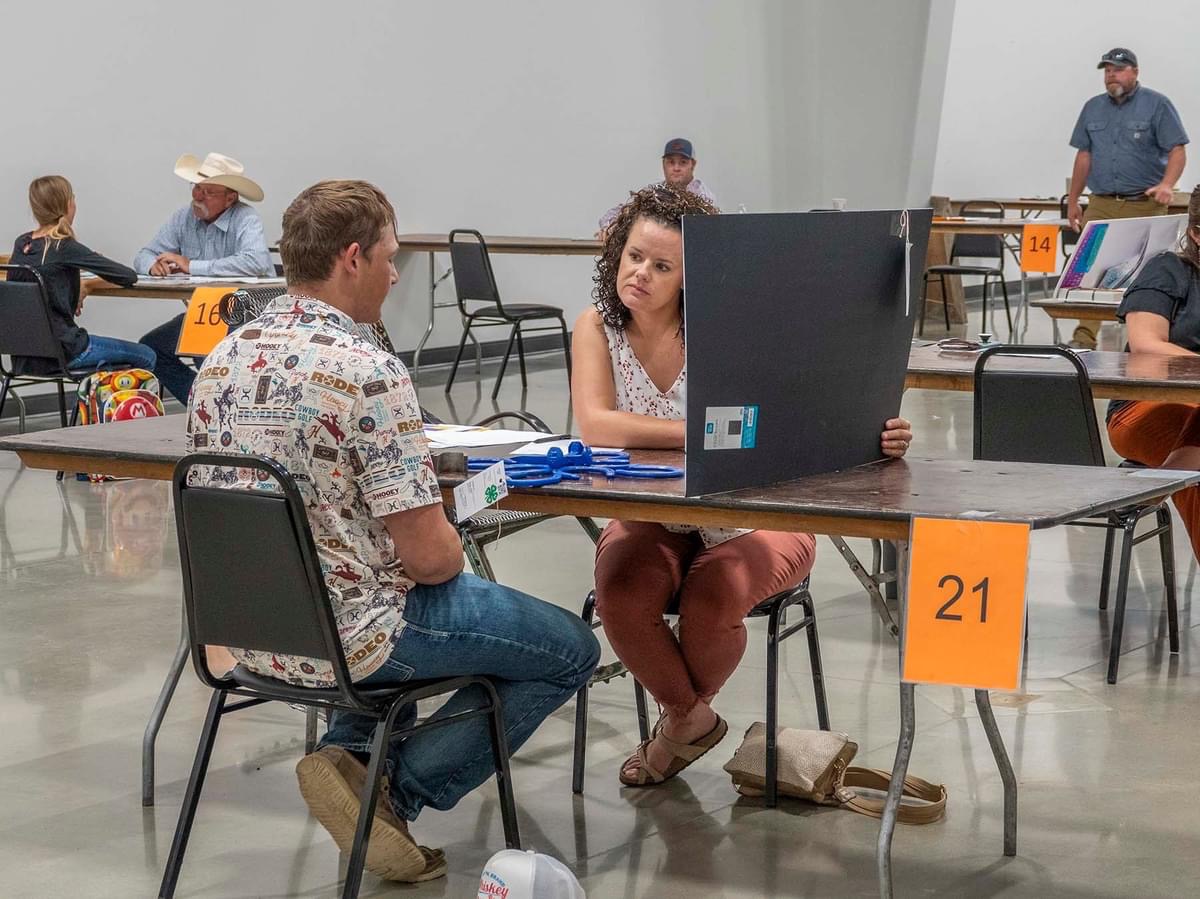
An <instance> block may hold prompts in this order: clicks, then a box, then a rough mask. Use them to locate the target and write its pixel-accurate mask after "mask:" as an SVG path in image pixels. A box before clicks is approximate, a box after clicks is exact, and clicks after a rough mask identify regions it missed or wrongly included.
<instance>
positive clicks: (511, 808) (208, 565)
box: [159, 453, 520, 899]
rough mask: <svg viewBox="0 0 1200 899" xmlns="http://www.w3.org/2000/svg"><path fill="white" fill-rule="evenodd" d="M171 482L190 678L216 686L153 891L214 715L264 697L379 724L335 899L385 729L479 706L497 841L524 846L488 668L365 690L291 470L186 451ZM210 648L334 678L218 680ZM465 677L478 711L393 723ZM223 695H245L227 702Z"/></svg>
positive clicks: (368, 801) (199, 768)
mask: <svg viewBox="0 0 1200 899" xmlns="http://www.w3.org/2000/svg"><path fill="white" fill-rule="evenodd" d="M207 466H220V467H222V468H231V467H232V468H238V469H243V470H244V469H249V470H251V471H253V472H254V473H255V478H256V483H257V487H254V488H246V489H238V488H221V487H204V486H189V485H188V480H189V475H190V474H191V473H192V472H196V473H197V475H202V474H203V472H204V471H205V470H206V467H207ZM197 469H199V470H198V471H197ZM268 481H270V482H273V485H271V486H272V487H273V489H264V486H266V485H265V482H268ZM173 491H174V499H175V517H176V525H177V529H178V535H179V555H180V563H181V565H182V568H183V597H184V609H185V612H186V615H187V623H188V634H189V641H190V643H191V653H192V661H193V664H194V666H195V669H196V674H197V676H198V677H199V678H200V680H201V681H202V682H203V683H205V684H206V685H207V686H209V687H211V688H212V690H213V694H212V699H211V700H210V702H209V706H208V715H207V717H206V718H205V721H204V730H203V731H202V733H201V736H200V743H199V746H198V747H197V749H196V760H195V764H194V765H193V767H192V774H191V778H190V780H189V781H188V786H187V792H186V794H185V795H184V800H183V806H182V808H181V809H180V811H179V824H178V826H177V827H176V829H175V837H174V840H173V841H172V843H171V854H170V857H169V858H168V860H167V867H166V871H165V872H164V873H163V879H162V885H161V887H160V888H159V897H160V899H170V897H171V896H173V895H174V892H175V884H176V882H177V881H178V879H179V872H180V868H181V866H182V864H183V855H184V852H185V850H186V848H187V842H188V836H189V834H190V833H191V829H192V822H193V820H194V818H195V814H196V806H197V804H198V803H199V800H200V791H201V789H202V788H203V786H204V778H205V775H206V774H207V772H208V763H209V759H210V758H211V756H212V750H213V744H214V742H215V741H216V736H217V727H218V725H219V724H220V722H221V718H222V716H224V715H226V714H228V713H229V712H233V711H237V710H238V709H244V708H249V707H251V706H256V705H260V704H262V703H264V702H269V701H279V702H288V703H292V704H300V705H304V706H309V707H313V708H323V709H325V710H326V711H330V710H333V709H340V710H343V711H349V712H354V713H356V714H359V715H366V716H368V717H372V718H375V719H376V720H377V721H378V724H377V725H376V727H375V734H374V738H373V740H372V747H371V761H370V765H369V766H368V769H367V778H366V783H365V784H364V786H363V793H362V796H361V798H360V801H361V807H360V810H359V816H358V827H357V830H356V832H355V835H354V844H353V849H352V850H351V853H350V862H349V865H348V866H347V869H346V880H345V884H344V886H343V888H342V896H343V897H347V899H348V897H355V896H357V895H358V889H359V884H360V882H361V880H362V870H363V863H364V861H365V859H366V851H367V840H368V838H369V836H370V826H371V820H372V818H373V817H374V814H375V803H376V800H377V797H378V795H379V782H380V776H381V775H382V773H383V763H384V759H385V756H386V748H387V744H388V740H389V738H390V737H391V736H397V735H398V736H408V735H410V734H412V733H414V732H416V731H417V730H421V729H424V728H429V727H442V726H445V725H447V724H453V723H457V722H460V721H462V720H464V719H466V718H470V717H474V716H478V715H486V716H487V717H488V721H489V724H490V730H491V738H492V755H493V760H494V762H495V766H496V781H497V785H498V787H499V790H500V813H501V817H502V819H503V823H504V839H505V843H506V844H507V845H508V846H509V847H510V848H520V836H519V833H518V829H517V814H516V805H515V802H514V799H513V792H512V781H511V778H510V775H509V770H508V741H507V739H506V737H505V733H504V723H503V719H502V714H501V706H500V699H499V697H498V696H497V694H496V690H495V687H494V686H493V684H492V682H491V680H490V679H489V678H487V677H484V676H462V677H452V678H440V679H437V680H424V681H410V682H408V683H406V684H404V685H402V686H398V687H386V688H361V687H358V686H356V685H355V684H354V683H353V682H352V681H351V679H350V672H349V669H348V667H347V664H346V657H345V652H344V650H343V648H342V644H341V641H340V639H339V638H338V631H337V625H336V623H335V622H334V618H333V609H332V607H331V605H330V600H329V594H328V591H327V590H326V587H325V580H324V578H323V577H322V575H321V567H320V563H319V561H318V558H317V550H316V547H315V546H314V544H313V538H312V532H311V530H310V528H309V524H308V518H307V516H306V514H305V508H304V501H303V499H301V497H300V493H299V491H298V490H297V489H296V484H295V482H294V481H293V480H292V478H291V476H290V475H289V474H288V473H287V472H286V471H284V469H283V468H281V467H280V466H279V465H278V464H276V463H275V462H272V461H271V460H269V459H265V458H262V457H260V456H225V455H217V454H212V453H207V454H195V455H191V456H187V457H185V458H184V459H182V460H181V461H180V463H179V465H178V466H176V468H175V474H174V479H173ZM247 546H268V547H270V550H271V564H270V565H262V564H261V563H260V560H258V559H257V558H256V557H255V556H254V555H253V554H250V553H247V552H246V547H247ZM206 645H220V646H239V647H243V648H245V649H255V650H260V651H263V652H276V653H286V654H289V655H300V656H307V657H309V658H314V659H321V660H325V661H327V662H329V663H330V665H331V666H332V667H333V673H334V679H335V685H334V686H332V687H328V688H314V687H302V686H295V685H293V684H289V683H286V682H284V681H281V680H276V679H274V678H271V677H263V676H261V675H258V674H254V673H251V672H250V671H247V670H246V669H245V668H243V667H242V666H240V665H239V666H237V667H235V668H234V669H233V670H232V671H231V672H229V673H228V674H226V675H225V676H223V677H215V676H213V674H212V673H211V672H210V671H209V670H208V665H207V661H206V657H205V646H206ZM472 685H476V686H478V687H480V688H481V689H482V690H483V691H484V694H485V696H486V702H485V703H484V704H483V705H481V706H479V707H478V708H475V709H471V710H469V711H464V712H462V713H459V714H456V715H452V716H449V717H447V718H444V719H438V720H431V721H426V722H424V723H418V724H415V725H413V726H411V727H405V728H403V729H400V730H396V729H395V722H396V718H397V716H398V714H399V713H400V710H401V709H403V708H404V707H405V706H407V705H410V704H411V703H414V702H417V701H418V700H421V699H427V698H430V697H433V696H440V695H443V694H446V693H451V692H454V691H457V690H460V689H462V688H464V687H468V686H472ZM230 696H238V697H244V698H243V699H241V700H239V701H235V702H231V703H228V704H227V700H228V699H229V697H230Z"/></svg>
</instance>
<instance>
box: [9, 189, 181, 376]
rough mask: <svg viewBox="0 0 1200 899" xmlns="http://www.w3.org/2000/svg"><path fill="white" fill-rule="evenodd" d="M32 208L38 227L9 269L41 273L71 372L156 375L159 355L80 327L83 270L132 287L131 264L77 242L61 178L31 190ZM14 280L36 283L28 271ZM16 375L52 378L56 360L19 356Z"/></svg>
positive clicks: (25, 237)
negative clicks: (138, 371) (77, 320)
mask: <svg viewBox="0 0 1200 899" xmlns="http://www.w3.org/2000/svg"><path fill="white" fill-rule="evenodd" d="M29 208H30V209H31V210H32V211H33V217H34V219H35V220H36V221H37V224H38V226H37V228H36V229H35V230H33V231H27V232H26V233H24V234H22V235H21V236H20V237H18V238H17V239H16V242H15V243H14V244H13V252H12V259H11V260H9V265H14V266H28V267H29V268H33V269H36V270H37V272H38V274H39V275H41V278H42V281H43V282H44V283H45V285H46V291H47V293H48V294H49V299H50V324H51V327H52V328H53V330H54V336H55V337H57V338H58V341H59V343H61V344H62V348H63V356H65V357H66V360H67V367H68V368H69V369H73V370H96V369H102V368H145V369H148V370H150V371H153V370H154V363H155V362H156V361H157V360H156V357H155V355H154V351H153V350H152V349H150V348H149V347H146V346H143V345H142V344H140V343H134V342H133V341H130V340H119V339H117V338H115V337H97V336H95V335H93V334H88V332H87V331H86V330H84V329H83V328H81V327H79V325H77V324H76V323H75V316H76V315H78V314H79V313H80V311H81V310H82V303H83V300H82V298H81V296H80V293H81V291H80V280H79V273H80V271H83V270H86V271H89V272H91V273H92V274H94V275H98V276H99V277H100V278H103V279H104V281H103V282H96V283H110V284H117V285H120V286H121V287H128V286H129V285H131V284H133V282H134V281H136V280H137V273H136V272H134V270H133V269H131V268H129V266H127V265H121V263H119V262H114V261H113V260H111V259H109V258H108V257H106V256H101V255H100V254H99V253H96V252H93V251H92V250H90V249H89V248H88V247H86V246H84V245H83V244H81V243H80V242H79V241H78V240H76V239H75V191H74V190H72V188H71V182H70V181H68V180H67V179H66V178H64V177H62V175H44V176H43V177H41V178H35V179H34V180H33V182H32V183H31V184H30V185H29ZM8 279H9V280H10V281H32V280H33V279H34V276H33V275H32V274H31V273H30V272H29V271H27V270H25V269H21V268H16V269H10V270H9V271H8ZM13 366H14V369H15V371H16V373H17V374H30V375H39V374H52V373H54V372H55V371H56V370H57V368H58V363H57V362H56V361H55V360H53V359H47V358H43V357H40V356H14V357H13Z"/></svg>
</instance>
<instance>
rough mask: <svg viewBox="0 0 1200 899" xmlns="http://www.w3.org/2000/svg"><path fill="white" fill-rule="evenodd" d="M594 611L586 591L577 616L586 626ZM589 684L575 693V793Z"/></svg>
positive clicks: (584, 744) (584, 746)
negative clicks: (581, 608) (581, 607)
mask: <svg viewBox="0 0 1200 899" xmlns="http://www.w3.org/2000/svg"><path fill="white" fill-rule="evenodd" d="M580 520H581V521H582V519H580ZM595 611H596V591H595V590H592V591H589V592H588V595H587V599H585V600H584V601H583V611H581V612H580V613H579V617H580V618H582V619H583V623H584V624H586V625H587V626H588V627H591V625H592V617H593V616H594V614H595ZM591 686H592V683H591V681H588V682H587V683H586V684H584V685H583V686H582V687H580V688H579V692H578V693H576V694H575V747H574V749H575V752H574V760H573V761H572V763H571V792H572V793H576V794H578V793H582V792H583V768H584V763H585V761H586V755H587V724H588V722H587V719H588V690H590V689H591Z"/></svg>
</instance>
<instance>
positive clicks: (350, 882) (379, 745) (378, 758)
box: [342, 700, 407, 899]
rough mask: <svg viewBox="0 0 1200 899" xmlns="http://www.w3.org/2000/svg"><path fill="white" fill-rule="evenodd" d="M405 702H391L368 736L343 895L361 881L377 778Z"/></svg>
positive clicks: (351, 898)
mask: <svg viewBox="0 0 1200 899" xmlns="http://www.w3.org/2000/svg"><path fill="white" fill-rule="evenodd" d="M405 705H407V703H405V702H404V701H403V700H399V701H397V702H394V703H392V707H391V708H390V709H388V712H387V714H386V715H384V716H383V718H381V719H380V720H379V723H377V724H376V725H375V734H374V736H373V737H372V739H371V763H370V764H369V765H368V766H367V778H366V780H365V781H364V782H363V792H362V795H361V796H360V797H359V800H358V826H357V827H356V828H355V830H354V843H353V845H352V846H351V847H350V862H349V864H347V865H346V881H345V883H344V884H343V885H342V899H356V897H357V896H358V888H359V887H360V886H361V885H362V873H363V864H364V863H365V862H366V860H367V842H368V841H369V840H370V838H371V820H372V819H373V818H374V817H375V803H376V802H377V801H378V799H379V779H380V777H381V776H382V775H383V765H384V762H385V761H386V759H387V745H388V736H389V735H390V734H391V732H392V727H393V726H394V725H395V723H396V716H397V715H398V714H399V713H400V709H402V708H404V706H405Z"/></svg>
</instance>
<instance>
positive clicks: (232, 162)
mask: <svg viewBox="0 0 1200 899" xmlns="http://www.w3.org/2000/svg"><path fill="white" fill-rule="evenodd" d="M244 171H245V169H244V167H243V166H242V164H241V163H240V162H238V161H237V160H236V159H233V158H231V157H229V156H223V155H222V154H220V153H209V154H208V155H207V156H206V157H204V161H203V162H201V161H200V160H199V159H197V158H196V157H195V156H192V155H191V154H190V153H185V154H184V155H182V156H180V157H179V159H177V160H176V161H175V174H176V175H178V176H179V177H180V178H182V179H183V180H185V181H190V182H191V183H192V202H191V203H189V204H188V205H187V206H184V207H182V208H181V209H177V210H176V211H175V213H174V214H173V215H172V216H171V217H170V218H169V219H168V220H167V222H166V224H164V225H163V226H162V227H161V228H159V229H158V233H157V234H156V235H154V239H153V240H152V241H150V243H149V244H147V245H146V246H145V247H143V248H142V249H141V250H140V251H139V252H138V254H137V256H135V257H134V260H133V267H134V270H136V271H137V272H138V273H139V274H143V275H147V274H149V275H159V276H165V275H173V274H181V273H182V274H190V275H202V276H210V277H221V276H228V277H239V276H241V277H244V276H251V277H267V276H270V275H274V274H275V267H274V266H273V265H272V263H271V254H270V253H269V252H268V250H267V240H266V237H264V236H263V226H262V219H260V218H259V217H258V213H257V212H255V211H254V210H253V209H251V208H250V207H249V206H247V205H246V204H245V203H244V202H242V200H243V199H246V200H250V201H252V202H256V203H257V202H259V201H260V200H262V198H263V190H262V188H261V187H259V186H258V184H256V183H255V182H253V181H251V180H250V179H249V178H247V177H246V176H245V175H244V174H243V172H244ZM182 328H183V316H182V315H177V316H176V317H175V318H173V319H171V320H170V321H168V322H165V323H164V324H161V325H159V326H158V327H157V328H155V329H154V330H153V331H150V332H149V333H148V334H145V335H143V336H142V338H141V340H140V341H139V342H140V343H143V344H145V345H146V346H148V347H150V348H151V349H152V350H154V352H155V354H156V355H157V356H158V365H157V366H156V368H155V374H156V375H158V379H159V381H160V382H161V383H162V385H163V386H164V387H166V388H167V390H168V391H169V392H170V393H171V395H172V396H173V397H175V399H177V400H179V402H181V403H183V404H184V405H187V401H188V392H189V391H190V390H191V389H192V382H193V381H194V380H195V379H196V370H195V369H194V368H192V367H191V366H190V365H188V364H187V363H186V362H184V361H183V360H182V359H180V358H179V356H177V355H176V354H175V347H176V346H177V345H178V343H179V332H180V330H181V329H182Z"/></svg>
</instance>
